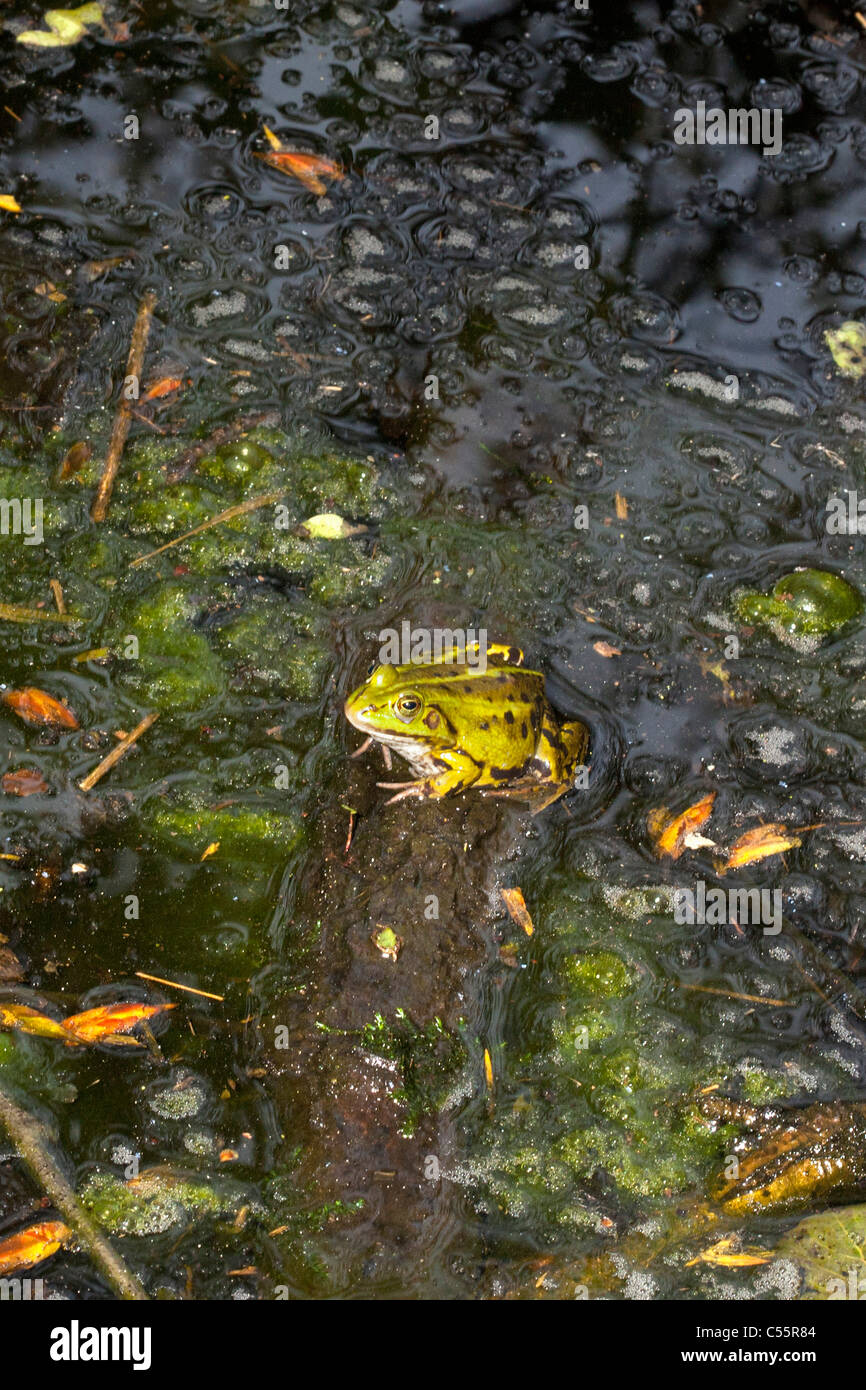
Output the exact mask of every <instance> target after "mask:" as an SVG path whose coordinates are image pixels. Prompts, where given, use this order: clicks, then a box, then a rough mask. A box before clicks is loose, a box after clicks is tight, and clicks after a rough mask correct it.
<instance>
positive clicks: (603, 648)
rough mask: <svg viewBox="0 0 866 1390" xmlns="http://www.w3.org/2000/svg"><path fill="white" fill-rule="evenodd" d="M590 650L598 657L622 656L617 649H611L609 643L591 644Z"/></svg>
mask: <svg viewBox="0 0 866 1390" xmlns="http://www.w3.org/2000/svg"><path fill="white" fill-rule="evenodd" d="M592 650H593V651H594V652H598V654H599V656H622V652H621V651H620V649H619V647H612V646H611V645H610V643H609V642H593V644H592Z"/></svg>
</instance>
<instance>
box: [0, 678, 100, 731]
mask: <svg viewBox="0 0 866 1390" xmlns="http://www.w3.org/2000/svg"><path fill="white" fill-rule="evenodd" d="M2 699H3V702H4V704H7V705H8V706H9V708H10V709H11V710H14V711H15V713H16V714H17V715H18V717H19V718H20V719H23V720H24V722H25V723H26V724H48V725H50V726H51V727H52V728H53V729H79V728H80V727H81V726H80V724H79V723H78V720H77V719H76V718H75V715H74V714H73V713H72V710H71V709H70V708H69V706H68V705H64V704H63V703H62V702H61V701H60V700H55V699H54V696H53V695H48V694H46V692H45V691H44V690H39V689H37V687H36V686H35V685H25V686H22V688H21V689H20V690H7V691H5V692H4V693H3V696H2Z"/></svg>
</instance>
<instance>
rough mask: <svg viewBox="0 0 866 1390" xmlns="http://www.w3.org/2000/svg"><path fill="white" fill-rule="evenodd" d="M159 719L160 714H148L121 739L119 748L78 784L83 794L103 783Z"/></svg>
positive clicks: (113, 750) (108, 754) (107, 755)
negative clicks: (108, 774) (105, 777)
mask: <svg viewBox="0 0 866 1390" xmlns="http://www.w3.org/2000/svg"><path fill="white" fill-rule="evenodd" d="M158 718H159V713H158V712H156V713H154V714H146V715H145V716H144V718H143V719H142V721H141V723H140V724H136V726H135V728H134V729H133V731H132V733H131V734H127V735H126V738H124V739H121V741H120V743H118V745H117V747H116V748H112V750H111V752H110V753H107V754H106V756H105V757H104V758H103V759H102V762H101V763H97V765H96V767H95V768H94V769H93V771H92V772H88V774H87V776H86V777H85V778H84V780H83V781H81V782H79V783H78V785H79V787H80V788H81V790H82V791H83V792H89V791H90V788H91V787H95V786H96V784H97V782H99V781H101V779H102V778H103V777H104V776H105V774H106V772H108V771H109V770H110V769H111V768H113V767H114V764H115V763H119V762H120V759H121V758H122V757H123V755H124V753H126V752H127V751H128V750H129V749H130V748H131V747H132V745H133V744H134V743H136V742H137V741H138V739H140V738H141V735H142V734H144V733H146V732H147V730H148V729H149V728H150V726H151V724H153V723H154V721H155V720H157V719H158Z"/></svg>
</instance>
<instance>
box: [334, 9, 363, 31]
mask: <svg viewBox="0 0 866 1390" xmlns="http://www.w3.org/2000/svg"><path fill="white" fill-rule="evenodd" d="M336 16H337V18H338V19H339V21H340V23H341V24H345V25H346V26H347V28H349V29H359V28H360V27H361V25H362V24H363V23H364V16H363V15H362V14H359V13H358V11H357V10H353V9H351V8H350V7H349V6H348V5H338V6H337V9H336Z"/></svg>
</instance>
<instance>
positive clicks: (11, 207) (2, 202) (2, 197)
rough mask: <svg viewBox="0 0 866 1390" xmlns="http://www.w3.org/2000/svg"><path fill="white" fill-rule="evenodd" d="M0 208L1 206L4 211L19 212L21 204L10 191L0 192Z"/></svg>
mask: <svg viewBox="0 0 866 1390" xmlns="http://www.w3.org/2000/svg"><path fill="white" fill-rule="evenodd" d="M0 208H3V210H4V212H20V211H21V204H20V203H19V202H18V200H17V198H13V197H12V194H11V193H0Z"/></svg>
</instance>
